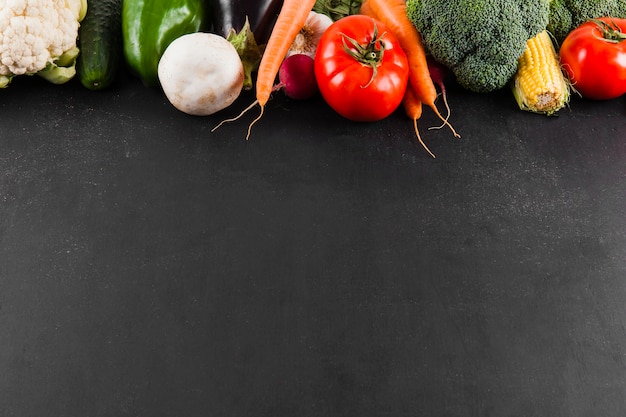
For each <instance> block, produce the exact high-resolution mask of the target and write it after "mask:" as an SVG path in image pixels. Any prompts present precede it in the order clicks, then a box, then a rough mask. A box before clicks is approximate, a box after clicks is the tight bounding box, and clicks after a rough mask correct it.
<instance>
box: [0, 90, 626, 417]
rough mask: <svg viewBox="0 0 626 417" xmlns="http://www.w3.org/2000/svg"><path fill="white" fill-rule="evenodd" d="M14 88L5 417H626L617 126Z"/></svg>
mask: <svg viewBox="0 0 626 417" xmlns="http://www.w3.org/2000/svg"><path fill="white" fill-rule="evenodd" d="M251 100H252V97H251V96H250V95H244V96H243V97H242V98H241V99H240V100H239V101H238V102H237V103H236V104H235V105H234V106H233V108H232V109H228V110H226V111H225V112H224V113H223V114H220V115H216V116H212V117H205V118H197V117H191V116H187V115H184V114H182V113H180V112H178V111H176V110H175V109H174V108H173V107H172V106H171V105H170V104H169V103H168V102H167V101H166V100H165V99H164V97H163V96H162V94H161V93H160V92H159V91H158V90H154V89H152V90H151V89H147V88H145V87H143V86H142V85H141V84H140V83H138V82H136V81H134V80H123V81H122V82H121V83H120V85H117V86H116V87H115V88H114V89H112V90H110V91H107V92H98V93H96V92H89V91H87V90H85V89H83V88H82V87H80V86H78V85H76V84H67V85H64V86H52V85H49V84H47V83H45V82H42V81H38V80H37V79H35V78H32V79H31V78H29V79H16V80H15V81H14V82H13V84H12V85H11V86H10V87H9V88H7V89H5V90H3V91H0V118H1V122H0V416H2V417H8V416H17V417H29V416H33V417H34V416H55V417H61V416H76V417H79V416H80V417H84V416H91V417H105V416H107V417H108V416H117V417H123V416H128V417H131V416H132V417H136V416H150V417H170V416H185V417H196V416H198V417H200V416H202V417H204V416H223V417H233V416H237V417H244V416H255V417H259V416H272V417H279V416H285V417H287V416H289V417H292V416H300V417H308V416H311V417H313V416H315V417H320V416H341V417H343V416H345V417H353V416H361V417H363V416H377V417H383V416H385V417H386V416H389V417H392V416H393V417H396V416H398V417H400V416H429V417H466V416H467V417H469V416H472V417H474V416H480V417H487V416H488V417H526V416H550V417H583V416H584V417H587V416H594V417H597V416H602V417H623V416H624V415H626V399H625V397H624V392H625V391H626V331H625V330H624V329H625V326H626V307H625V305H624V299H625V298H626V280H625V278H626V221H625V216H624V207H626V133H625V132H624V126H626V106H625V101H624V99H623V98H622V99H618V100H613V101H611V102H587V101H584V100H581V99H577V98H575V99H573V100H572V103H571V105H570V108H569V109H565V110H563V111H561V112H560V115H559V116H558V117H553V118H548V117H544V116H539V115H535V114H530V113H524V112H522V111H520V110H518V109H517V108H516V105H515V102H514V100H513V98H512V96H511V94H510V92H508V91H502V92H499V93H495V94H490V95H475V94H471V93H467V92H464V91H461V90H460V89H458V88H455V87H454V86H453V85H452V86H451V92H450V98H449V100H450V103H451V106H452V112H453V113H452V117H451V119H450V120H451V121H452V123H453V124H454V126H455V127H456V129H457V130H458V131H459V132H460V133H461V134H462V136H463V137H462V138H461V139H454V138H453V137H452V136H451V135H450V133H449V131H447V130H446V129H441V130H428V127H429V126H435V125H437V124H438V121H437V119H436V118H435V117H434V116H433V114H432V112H430V111H429V110H428V109H425V110H424V117H423V120H422V121H420V127H421V130H422V136H423V137H424V140H425V141H426V142H427V143H428V145H429V146H430V148H431V149H432V150H433V152H435V154H436V155H437V158H436V159H432V158H430V157H429V156H428V155H427V154H426V153H425V152H424V151H423V150H422V149H420V148H419V147H418V146H415V144H413V143H411V139H412V138H413V132H412V126H411V124H410V122H409V121H407V120H406V118H405V117H404V116H403V114H402V113H401V112H398V113H397V114H394V115H393V116H391V117H389V118H388V119H386V120H383V121H381V122H377V123H371V124H357V123H352V122H348V121H346V120H343V119H341V118H340V117H339V116H337V115H335V114H334V113H333V112H332V111H331V110H329V109H328V108H327V107H326V106H325V104H324V103H323V102H321V100H319V99H317V100H313V101H309V102H294V101H289V100H287V99H285V98H283V97H281V96H280V95H277V96H276V97H274V98H273V99H272V100H271V102H270V104H269V106H268V107H267V109H266V112H265V116H264V118H263V119H262V120H261V121H259V122H258V123H257V124H256V125H255V126H254V127H253V129H252V136H251V138H250V140H249V141H246V140H245V134H246V128H247V125H248V123H249V121H250V120H252V118H253V117H254V116H256V114H257V113H256V112H257V110H258V109H257V110H255V111H254V114H249V115H246V116H245V117H244V118H243V119H242V120H240V121H239V122H236V123H232V124H229V125H226V126H222V127H221V128H220V129H218V130H217V131H215V132H211V129H212V128H213V127H214V126H215V125H216V124H217V123H218V122H219V121H220V120H222V119H223V118H225V117H227V116H230V115H235V114H237V112H238V110H240V109H242V108H244V107H245V106H246V105H247V104H248V103H249V102H250V101H251Z"/></svg>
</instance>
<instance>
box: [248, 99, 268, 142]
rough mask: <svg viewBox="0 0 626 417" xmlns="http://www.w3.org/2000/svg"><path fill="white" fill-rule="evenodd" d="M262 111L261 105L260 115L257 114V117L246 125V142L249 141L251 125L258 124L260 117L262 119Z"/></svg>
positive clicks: (263, 108)
mask: <svg viewBox="0 0 626 417" xmlns="http://www.w3.org/2000/svg"><path fill="white" fill-rule="evenodd" d="M264 110H265V106H263V105H261V113H259V115H258V116H257V117H256V118H255V119H254V120H253V121H251V122H250V125H248V134H247V135H246V140H248V139H250V133H251V132H252V125H253V124H255V123H256V122H258V121H259V120H260V119H261V117H263V111H264Z"/></svg>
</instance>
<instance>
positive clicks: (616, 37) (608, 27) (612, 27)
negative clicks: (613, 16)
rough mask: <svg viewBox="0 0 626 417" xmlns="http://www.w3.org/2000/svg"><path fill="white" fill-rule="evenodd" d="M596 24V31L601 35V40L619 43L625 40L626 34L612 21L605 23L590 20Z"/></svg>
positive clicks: (598, 20)
mask: <svg viewBox="0 0 626 417" xmlns="http://www.w3.org/2000/svg"><path fill="white" fill-rule="evenodd" d="M591 21H592V22H593V23H595V24H596V26H597V28H598V30H599V31H600V33H601V34H602V39H604V40H605V41H607V42H612V43H620V42H623V41H624V40H626V33H624V32H622V30H621V28H620V27H619V26H618V25H617V24H616V23H615V22H613V21H612V20H611V21H610V22H607V21H605V20H601V19H591Z"/></svg>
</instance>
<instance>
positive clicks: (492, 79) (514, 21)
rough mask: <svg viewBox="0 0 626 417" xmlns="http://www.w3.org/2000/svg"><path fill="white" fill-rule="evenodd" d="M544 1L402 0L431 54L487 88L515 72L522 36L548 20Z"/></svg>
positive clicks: (472, 85)
mask: <svg viewBox="0 0 626 417" xmlns="http://www.w3.org/2000/svg"><path fill="white" fill-rule="evenodd" d="M622 1H623V0H622ZM549 2H550V0H524V1H519V0H456V1H447V0H407V2H406V8H407V15H408V17H409V19H410V20H411V21H412V22H413V24H414V25H415V27H416V28H417V30H418V31H419V32H420V34H421V35H422V39H423V42H424V46H425V48H426V50H427V51H428V52H429V53H430V54H431V55H432V57H433V58H434V59H435V60H437V61H439V62H440V63H442V64H443V65H445V66H446V67H448V68H449V69H450V70H451V71H452V72H453V73H454V75H455V76H456V79H457V81H458V83H459V84H460V85H461V86H462V87H464V88H466V89H468V90H471V91H474V92H479V93H486V92H490V91H494V90H498V89H500V88H502V87H504V86H506V85H507V83H508V82H509V80H510V79H511V78H512V77H513V75H515V72H516V71H517V61H518V58H519V57H520V56H521V55H522V54H523V52H524V49H525V48H526V41H527V40H528V39H530V38H532V37H534V36H535V35H537V34H538V33H539V32H541V31H542V30H544V29H545V28H546V26H547V24H548V17H549V6H550V4H549Z"/></svg>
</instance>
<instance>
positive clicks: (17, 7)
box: [0, 0, 86, 86]
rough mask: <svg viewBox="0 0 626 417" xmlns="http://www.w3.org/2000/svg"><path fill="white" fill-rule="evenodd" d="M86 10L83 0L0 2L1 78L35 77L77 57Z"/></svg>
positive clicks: (17, 0) (18, 0) (6, 0)
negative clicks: (68, 56)
mask: <svg viewBox="0 0 626 417" xmlns="http://www.w3.org/2000/svg"><path fill="white" fill-rule="evenodd" d="M85 7H86V3H84V1H83V2H81V0H0V76H4V78H5V79H7V80H10V78H11V77H12V76H14V75H22V74H36V73H39V72H40V71H42V70H44V69H46V68H47V67H50V65H52V64H54V62H55V61H57V60H58V59H59V57H61V56H62V55H63V54H66V53H68V52H70V51H72V53H73V54H77V52H78V51H77V50H76V49H75V48H76V40H77V38H78V28H79V25H80V20H81V19H82V17H84V11H85ZM69 74H71V71H70V73H68V75H69ZM70 78H71V77H70ZM64 81H67V80H64ZM6 84H8V81H7V82H6ZM5 86H6V85H5Z"/></svg>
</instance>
